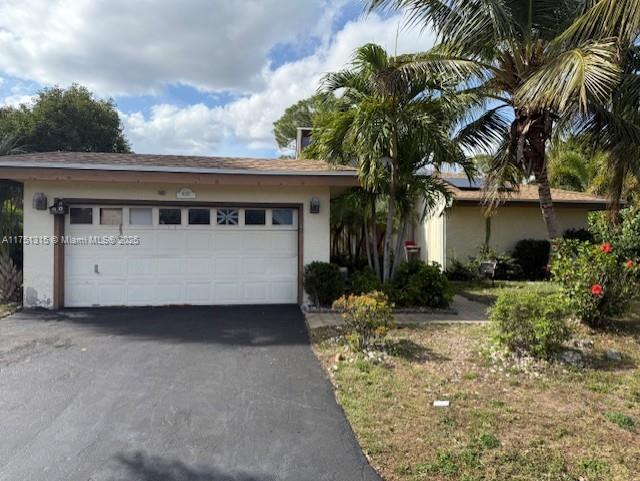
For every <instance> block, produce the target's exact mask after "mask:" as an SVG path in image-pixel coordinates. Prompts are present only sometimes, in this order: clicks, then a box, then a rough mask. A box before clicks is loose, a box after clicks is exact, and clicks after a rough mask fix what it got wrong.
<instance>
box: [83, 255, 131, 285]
mask: <svg viewBox="0 0 640 481" xmlns="http://www.w3.org/2000/svg"><path fill="white" fill-rule="evenodd" d="M95 266H98V275H99V276H102V277H107V278H108V277H117V278H119V279H124V278H125V277H126V272H127V261H126V258H123V257H104V256H102V257H101V258H100V259H97V260H96V261H95V264H94V265H92V266H91V271H95Z"/></svg>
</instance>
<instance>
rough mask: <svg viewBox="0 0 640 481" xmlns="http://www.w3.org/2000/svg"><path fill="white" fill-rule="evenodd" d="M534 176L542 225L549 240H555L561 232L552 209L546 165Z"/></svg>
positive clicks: (554, 211)
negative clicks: (545, 227) (544, 226)
mask: <svg viewBox="0 0 640 481" xmlns="http://www.w3.org/2000/svg"><path fill="white" fill-rule="evenodd" d="M535 176H536V182H537V184H538V196H539V197H540V209H541V210H542V218H543V220H544V223H545V225H546V226H547V233H548V235H549V239H557V238H558V237H560V236H561V235H562V231H561V229H560V222H558V217H557V216H556V210H555V208H554V207H553V199H552V198H551V187H549V178H548V177H547V165H546V163H545V164H544V165H543V167H542V169H541V170H540V171H538V172H536V173H535Z"/></svg>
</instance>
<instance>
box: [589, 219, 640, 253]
mask: <svg viewBox="0 0 640 481" xmlns="http://www.w3.org/2000/svg"><path fill="white" fill-rule="evenodd" d="M589 231H590V232H591V233H592V234H593V239H594V241H595V242H597V243H604V242H609V243H611V244H613V245H615V246H616V252H617V253H618V255H620V256H622V257H627V258H635V257H640V208H637V207H636V208H631V207H630V208H627V209H622V210H621V211H620V214H619V215H618V219H617V223H615V224H613V223H611V221H610V218H609V213H608V212H593V213H591V214H589Z"/></svg>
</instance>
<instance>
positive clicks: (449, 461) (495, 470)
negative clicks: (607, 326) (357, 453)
mask: <svg viewBox="0 0 640 481" xmlns="http://www.w3.org/2000/svg"><path fill="white" fill-rule="evenodd" d="M331 334H332V332H331V331H327V330H325V331H324V332H318V333H315V335H314V348H315V350H316V353H317V355H318V357H319V359H320V360H321V362H322V364H323V365H324V367H325V368H326V370H327V372H329V373H330V376H331V379H332V381H333V383H334V385H335V388H336V393H337V397H338V400H339V402H340V403H341V404H342V406H343V407H344V409H345V412H346V413H347V416H348V418H349V420H350V422H351V424H352V426H353V428H354V430H355V432H356V434H357V436H358V437H359V439H360V443H361V445H362V447H363V450H364V451H365V453H366V454H367V456H368V457H369V458H370V460H371V462H372V465H373V466H374V467H375V468H376V469H377V470H378V471H379V472H380V473H381V474H382V475H383V476H384V478H385V479H387V480H412V481H413V480H465V481H472V480H478V481H479V480H504V481H507V480H521V481H528V480H531V481H534V480H535V481H539V480H553V481H556V480H583V481H594V480H607V481H623V480H624V481H631V480H640V426H639V424H640V371H639V368H638V366H640V323H638V322H627V323H621V324H619V325H618V329H617V331H616V332H614V333H597V332H593V331H584V332H580V333H579V334H578V335H579V336H580V338H581V339H584V338H587V337H588V339H590V340H592V341H593V343H594V345H593V350H592V353H591V354H590V356H589V358H588V367H587V368H585V369H577V368H570V367H565V366H561V365H542V366H537V367H536V368H535V369H527V370H524V371H523V370H522V369H521V368H516V367H513V366H511V367H509V366H507V367H505V366H504V365H497V364H495V362H494V361H492V360H491V359H490V358H489V356H487V355H486V354H485V350H486V339H487V337H488V335H487V327H486V326H478V325H453V326H443V325H439V326H435V325H432V326H425V327H415V328H403V329H398V330H395V331H393V332H392V339H393V341H392V342H393V347H392V348H391V349H388V351H389V352H390V355H389V356H388V357H386V358H385V360H384V361H383V362H375V361H371V360H366V359H364V358H362V357H357V356H354V355H352V354H349V353H348V351H347V348H346V347H345V346H344V345H343V344H342V342H341V341H340V340H339V338H337V337H335V336H332V335H331ZM333 334H335V333H333ZM612 349H614V350H617V351H619V352H621V353H622V355H623V357H622V360H621V361H612V360H609V359H608V358H607V357H606V355H605V353H606V351H607V350H612ZM442 399H445V400H450V401H451V406H450V407H449V408H434V407H433V406H432V403H433V401H434V400H442Z"/></svg>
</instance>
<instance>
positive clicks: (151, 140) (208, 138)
mask: <svg viewBox="0 0 640 481" xmlns="http://www.w3.org/2000/svg"><path fill="white" fill-rule="evenodd" d="M401 20H402V19H401V18H400V17H399V16H394V17H390V18H385V19H383V18H381V17H379V16H377V15H369V16H367V17H364V18H361V19H358V20H355V21H352V22H349V23H347V24H346V25H345V26H344V28H343V29H342V30H340V31H339V32H337V33H336V34H335V35H333V36H330V37H327V38H325V40H324V41H323V42H322V43H321V45H320V46H319V47H318V48H317V49H316V50H315V52H314V53H313V54H311V55H309V56H307V57H305V58H302V59H299V60H296V61H293V62H289V63H285V64H283V65H281V66H280V67H278V68H275V69H271V68H265V69H263V71H262V72H261V82H260V83H261V84H262V85H263V87H262V88H260V89H257V90H256V91H255V92H253V93H251V94H248V95H244V96H241V97H240V98H238V99H236V100H233V101H231V102H229V103H228V104H226V105H224V106H218V107H208V106H206V105H204V104H197V105H191V106H187V107H184V108H178V107H176V106H172V105H156V106H155V107H153V108H152V109H151V113H150V115H149V116H148V117H145V116H144V115H143V114H142V113H140V112H136V113H132V114H123V121H124V124H125V129H126V132H127V134H128V136H129V138H130V139H131V141H132V144H133V148H134V149H135V151H136V152H156V153H159V152H168V153H169V152H170V153H194V154H195V153H197V154H210V155H216V154H218V155H223V154H224V155H234V154H236V153H237V152H244V153H246V152H249V153H250V151H251V150H254V151H265V150H267V151H272V152H274V153H275V142H274V140H273V134H272V128H273V122H274V121H275V120H277V119H278V118H279V117H280V115H282V113H283V112H284V110H285V108H286V107H288V106H289V105H291V104H293V103H295V102H297V101H298V100H300V99H302V98H305V97H308V96H310V95H312V94H313V93H314V92H315V91H316V89H317V87H318V86H319V83H320V79H321V78H322V76H323V75H324V74H325V73H327V72H331V71H335V70H338V69H341V68H343V67H345V65H346V64H348V62H349V60H350V58H351V56H352V54H353V51H354V49H355V48H357V47H358V46H360V45H362V44H364V43H367V42H376V43H379V44H381V45H382V46H384V47H385V48H386V49H387V50H388V51H390V52H397V53H398V54H400V53H408V52H415V51H420V50H426V49H428V48H429V47H430V46H432V45H433V43H434V36H433V35H432V34H431V33H430V32H428V31H426V32H424V33H420V31H418V30H417V29H412V30H404V29H401V30H400V31H398V26H399V25H401V24H402V22H401Z"/></svg>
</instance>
